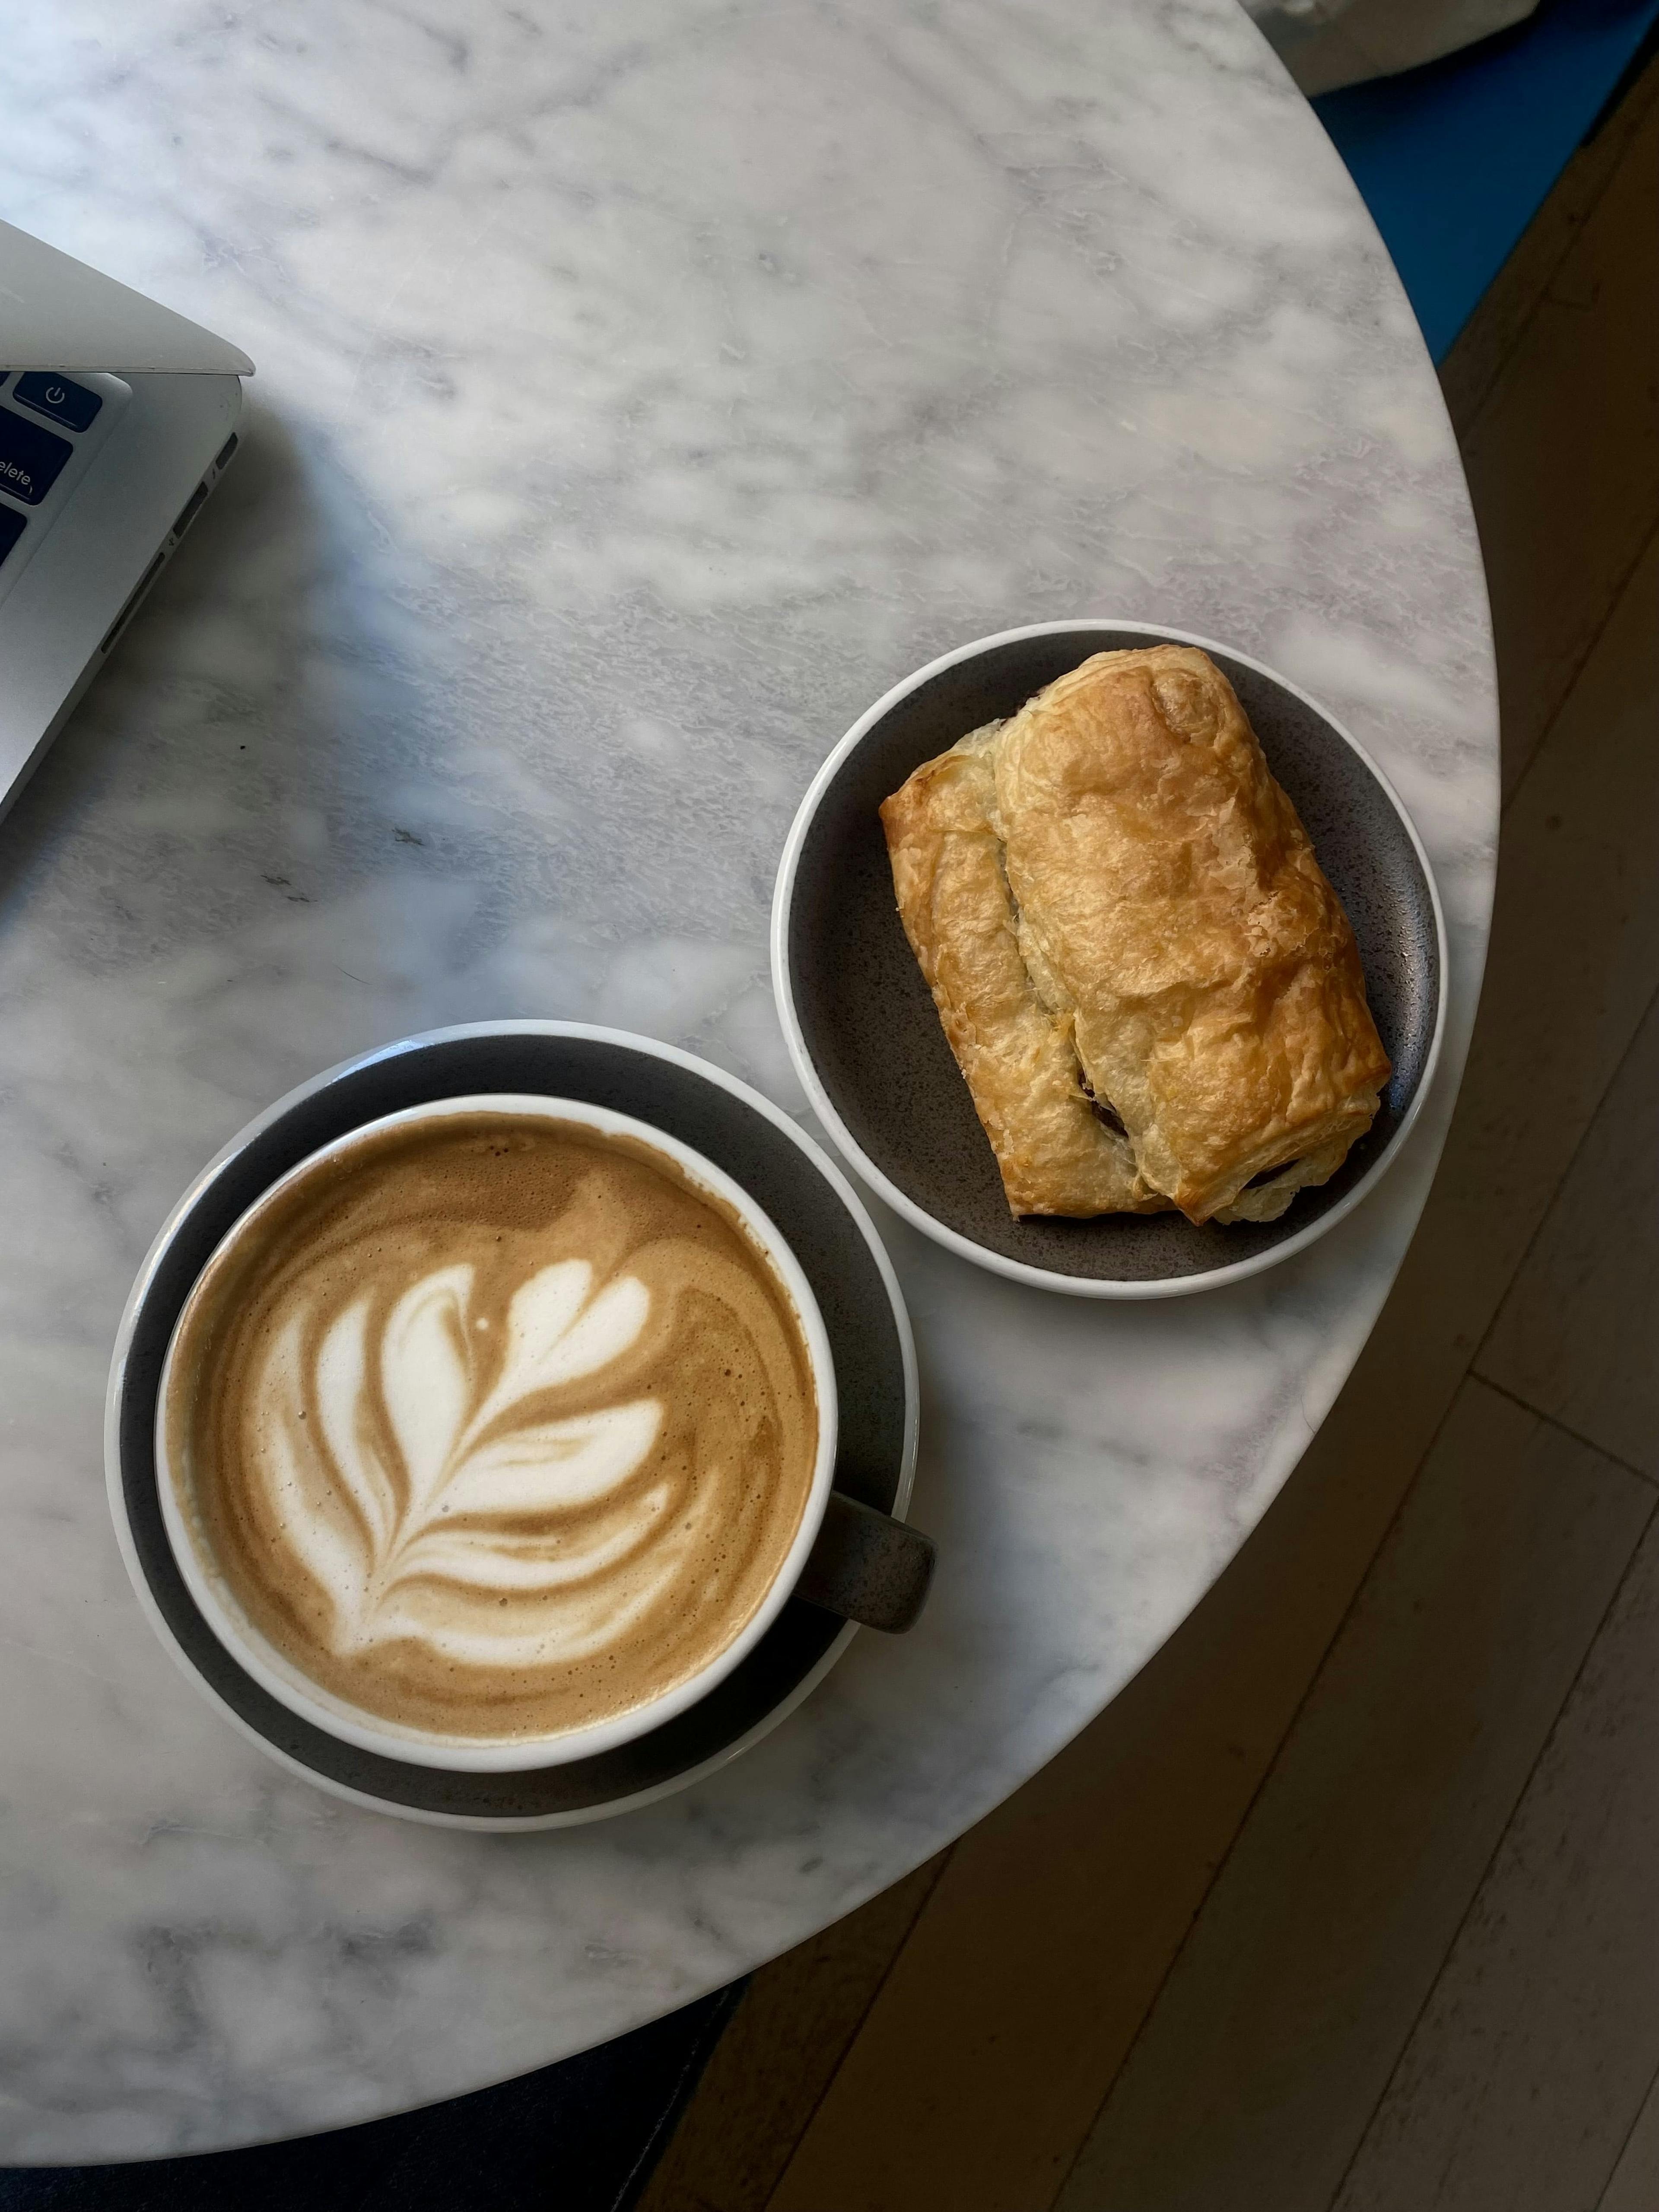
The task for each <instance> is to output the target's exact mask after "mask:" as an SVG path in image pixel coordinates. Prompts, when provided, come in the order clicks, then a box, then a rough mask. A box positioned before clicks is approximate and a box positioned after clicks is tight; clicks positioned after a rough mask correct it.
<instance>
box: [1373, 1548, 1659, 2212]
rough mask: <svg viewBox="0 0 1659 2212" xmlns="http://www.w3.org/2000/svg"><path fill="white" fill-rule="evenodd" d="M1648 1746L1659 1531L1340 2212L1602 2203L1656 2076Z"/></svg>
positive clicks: (1658, 1687)
mask: <svg viewBox="0 0 1659 2212" xmlns="http://www.w3.org/2000/svg"><path fill="white" fill-rule="evenodd" d="M1656 1741H1659V1528H1655V1529H1654V1530H1652V1531H1651V1532H1650V1534H1649V1535H1648V1536H1647V1537H1646V1538H1644V1541H1643V1543H1642V1546H1641V1547H1640V1549H1639V1551H1638V1553H1637V1557H1636V1560H1635V1562H1634V1564H1633V1565H1632V1570H1631V1573H1630V1577H1629V1578H1628V1580H1627V1582H1626V1585H1625V1587H1624V1589H1622V1590H1621V1591H1620V1595H1619V1598H1618V1601H1617V1602H1616V1604H1615V1605H1614V1607H1613V1611H1612V1613H1611V1614H1610V1616H1609V1618H1608V1620H1607V1625H1606V1626H1605V1627H1604V1628H1603V1629H1602V1631H1601V1633H1600V1635H1598V1637H1597V1638H1596V1639H1595V1644H1594V1645H1593V1647H1592V1649H1591V1651H1590V1654H1589V1658H1588V1660H1587V1661H1586V1662H1585V1666H1584V1670H1583V1675H1582V1677H1581V1679H1580V1680H1579V1682H1578V1683H1577V1686H1576V1687H1575V1689H1574V1692H1573V1694H1572V1696H1571V1699H1569V1700H1568V1703H1567V1705H1566V1708H1565V1711H1564V1712H1563V1714H1562V1716H1561V1719H1560V1721H1559V1724H1558V1726H1557V1728H1556V1730H1555V1733H1554V1735H1553V1737H1552V1739H1551V1741H1550V1743H1549V1746H1548V1747H1547V1751H1546V1753H1545V1754H1544V1757H1543V1758H1542V1759H1541V1760H1540V1762H1539V1765H1538V1769H1537V1771H1536V1772H1535V1773H1534V1777H1533V1778H1532V1780H1531V1782H1530V1783H1529V1784H1528V1788H1527V1792H1526V1795H1525V1796H1524V1798H1523V1799H1522V1802H1521V1805H1520V1807H1519V1808H1518V1809H1517V1811H1516V1816H1515V1819H1514V1820H1513V1821H1512V1822H1511V1824H1510V1829H1509V1832H1508V1833H1507V1834H1506V1836H1505V1837H1504V1844H1503V1847H1502V1849H1501V1850H1500V1851H1499V1852H1498V1857H1497V1858H1496V1860H1495V1861H1494V1863H1493V1865H1492V1870H1491V1873H1490V1874H1489V1875H1488V1876H1487V1878H1486V1881H1485V1882H1484V1883H1483V1884H1482V1886H1481V1888H1480V1894H1479V1896H1478V1897H1477V1899H1476V1900H1475V1902H1474V1906H1473V1908H1472V1910H1471V1911H1470V1914H1469V1917H1468V1922H1467V1923H1466V1924H1465V1926H1464V1928H1463V1929H1462V1933H1461V1934H1460V1936H1459V1937H1458V1941H1457V1942H1456V1944H1455V1948H1453V1951H1452V1954H1451V1956H1450V1957H1449V1960H1448V1961H1447V1963H1446V1966H1445V1968H1444V1971H1443V1973H1442V1974H1441V1976H1440V1978H1439V1981H1438V1983H1437V1985H1436V1988H1435V1990H1434V1993H1433V1996H1432V1997H1431V2001H1430V2002H1429V2005H1428V2007H1427V2008H1426V2009H1425V2013H1424V2015H1423V2018H1422V2020H1421V2021H1420V2022H1419V2026H1418V2027H1417V2030H1416V2032H1415V2033H1414V2034H1413V2037H1412V2039H1411V2043H1410V2045H1409V2046H1408V2048H1407V2051H1406V2054H1405V2056H1404V2057H1403V2058H1402V2059H1401V2064H1400V2067H1399V2069H1398V2071H1397V2073H1396V2074H1395V2078H1394V2080H1393V2081H1392V2082H1391V2083H1390V2085H1389V2092H1388V2095H1387V2097H1386V2099H1385V2100H1384V2101H1383V2106H1382V2107H1381V2109H1380V2110H1379V2111H1378V2112H1377V2115H1376V2119H1375V2121H1374V2122H1373V2124H1372V2126H1371V2128H1370V2131H1369V2133H1368V2135H1367V2136H1366V2139H1365V2142H1364V2148H1363V2149H1362V2151H1361V2153H1360V2155H1359V2157H1358V2160H1357V2161H1356V2164H1355V2166H1354V2169H1353V2172H1352V2174H1351V2175H1350V2177H1349V2179H1348V2182H1347V2185H1346V2187H1345V2188H1344V2190H1343V2191H1342V2193H1341V2196H1340V2199H1339V2204H1340V2212H1398V2208H1400V2207H1401V2206H1402V2205H1410V2206H1411V2207H1413V2212H1486V2208H1488V2207H1491V2206H1496V2205H1501V2206H1503V2207H1504V2208H1505V2212H1577V2208H1581V2207H1582V2208H1583V2212H1589V2208H1591V2207H1593V2206H1594V2205H1595V2203H1596V2202H1597V2199H1598V2198H1599V2197H1601V2193H1602V2191H1604V2189H1605V2188H1606V2187H1607V2184H1608V2182H1609V2179H1610V2177H1611V2175H1612V2173H1613V2171H1614V2169H1615V2167H1616V2166H1617V2165H1618V2163H1619V2161H1620V2157H1621V2155H1622V2154H1625V2153H1626V2150H1627V2148H1628V2146H1629V2142H1630V2138H1631V2130H1632V2123H1633V2122H1634V2121H1635V2120H1636V2119H1637V2118H1638V2114H1639V2113H1640V2111H1641V2107H1642V2105H1643V2102H1644V2099H1645V2098H1646V2096H1647V2095H1648V2093H1649V2089H1650V2084H1651V2082H1652V2081H1653V2078H1654V2072H1655V2068H1656V2064H1659V1881H1656V1880H1655V1869H1656V1867H1659V1759H1656V1758H1655V1756H1654V1746H1655V1743H1656ZM1633 2186H1634V2180H1633V2179H1632V2187H1633ZM1641 2201H1642V2202H1643V2203H1644V2206H1647V2207H1650V2206H1651V2205H1652V2203H1654V2202H1655V2199H1654V2197H1651V2196H1649V2197H1645V2198H1644V2199H1643V2200H1641Z"/></svg>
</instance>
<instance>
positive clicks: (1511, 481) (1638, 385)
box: [1462, 102, 1659, 789]
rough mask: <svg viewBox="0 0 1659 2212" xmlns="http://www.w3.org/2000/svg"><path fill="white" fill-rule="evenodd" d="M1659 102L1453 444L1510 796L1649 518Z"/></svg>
mask: <svg viewBox="0 0 1659 2212" xmlns="http://www.w3.org/2000/svg"><path fill="white" fill-rule="evenodd" d="M1656 207H1659V102H1655V103H1653V104H1652V105H1651V106H1649V107H1648V109H1647V111H1646V112H1645V113H1644V116H1643V118H1642V119H1641V122H1640V125H1639V126H1638V129H1637V130H1636V131H1635V133H1634V135H1633V136H1632V138H1631V139H1630V141H1629V143H1628V144H1627V145H1626V147H1625V149H1624V152H1623V157H1622V159H1621V160H1620V163H1619V166H1618V168H1617V171H1616V173H1615V174H1614V175H1613V177H1612V179H1610V180H1609V182H1608V183H1607V186H1606V189H1605V190H1604V191H1602V192H1601V195H1600V197H1598V198H1597V200H1596V202H1595V205H1594V207H1593V208H1592V210H1590V212H1589V216H1588V217H1587V219H1586V220H1585V221H1584V222H1583V225H1582V227H1581V228H1579V230H1578V232H1577V235H1576V236H1575V238H1574V239H1573V240H1572V243H1571V247H1570V248H1569V250H1568V252H1566V253H1565V255H1564V256H1563V258H1561V260H1560V262H1559V265H1558V266H1557V267H1556V269H1555V270H1554V271H1553V274H1552V276H1551V278H1550V281H1549V283H1548V285H1547V289H1546V290H1545V293H1544V295H1543V297H1542V298H1541V301H1539V303H1538V305H1537V307H1535V309H1534V311H1533V313H1532V314H1531V315H1530V317H1529V318H1528V320H1527V323H1526V325H1525V329H1524V334H1523V339H1522V343H1519V344H1517V345H1516V348H1515V349H1514V350H1513V351H1512V353H1511V354H1510V356H1509V357H1508V359H1507V360H1506V362H1505V363H1504V369H1503V373H1502V374H1501V375H1500V376H1499V377H1498V380H1497V382H1496V383H1495V384H1494V386H1492V391H1491V392H1490V393H1489V394H1488V396H1487V398H1486V402H1485V403H1484V404H1483V405H1482V406H1481V407H1480V410H1479V411H1478V412H1477V414H1476V416H1475V418H1474V421H1473V422H1472V423H1471V424H1470V425H1469V427H1468V432H1467V434H1466V435H1465V436H1464V438H1463V440H1462V447H1463V459H1464V465H1465V467H1466V469H1467V471H1468V478H1469V489H1470V493H1471V495H1472V496H1473V499H1474V511H1475V516H1476V520H1477V521H1478V522H1479V524H1480V544H1481V550H1482V552H1483V554H1484V556H1485V558H1486V576H1487V583H1488V586H1489V589H1490V591H1491V594H1492V627H1493V630H1494V634H1495V636H1496V640H1497V646H1498V670H1499V676H1500V683H1501V689H1502V695H1503V720H1504V769H1505V786H1506V788H1508V789H1513V788H1514V787H1515V785H1516V782H1518V781H1519V778H1520V776H1521V775H1522V773H1523V771H1524V769H1525V768H1526V766H1527V763H1528V762H1529V761H1530V760H1531V758H1532V757H1533V755H1534V752H1535V751H1536V750H1537V747H1538V745H1539V743H1540V742H1541V738H1542V737H1543V734H1544V732H1545V731H1546V730H1547V727H1548V726H1549V724H1550V721H1551V720H1552V718H1553V715H1554V714H1555V713H1556V711H1557V709H1558V708H1559V706H1560V704H1561V702H1562V701H1563V699H1564V698H1565V696H1566V694H1567V692H1568V690H1570V689H1571V684H1572V682H1573V679H1574V678H1575V677H1576V675H1577V671H1578V670H1579V669H1580V667H1581V666H1582V665H1583V662H1584V659H1585V658H1586V656H1587V655H1588V653H1589V650H1590V648H1591V647H1592V646H1593V644H1594V642H1595V638H1596V636H1597V634H1598V632H1599V630H1600V628H1601V622H1602V620H1603V617H1605V614H1606V612H1607V607H1608V605H1609V604H1610V603H1611V601H1612V599H1613V597H1614V595H1615V594H1616V592H1618V590H1619V589H1620V586H1621V585H1622V583H1623V581H1624V580H1625V578H1626V576H1627V575H1628V574H1630V571H1631V569H1632V567H1633V565H1634V563H1635V562H1636V561H1637V559H1638V556H1639V555H1640V553H1641V550H1642V548H1643V546H1644V544H1645V543H1646V540H1647V538H1648V536H1649V533H1650V531H1651V529H1652V526H1653V518H1654V514H1655V511H1656V506H1659V378H1656V377H1655V375H1654V374H1653V363H1654V362H1655V360H1656V358H1659V222H1655V220H1654V213H1653V211H1654V209H1655V208H1656Z"/></svg>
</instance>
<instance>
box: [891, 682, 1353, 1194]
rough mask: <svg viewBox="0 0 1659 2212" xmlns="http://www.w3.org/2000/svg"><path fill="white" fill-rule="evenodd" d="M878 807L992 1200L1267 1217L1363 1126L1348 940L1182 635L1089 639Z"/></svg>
mask: <svg viewBox="0 0 1659 2212" xmlns="http://www.w3.org/2000/svg"><path fill="white" fill-rule="evenodd" d="M881 815H882V823H883V826H884V829H885V830H886V833H887V845H888V852H889V855H890V859H891V861H892V867H893V882H894V887H895V890H896V893H897V896H898V906H899V913H900V915H901V917H902V921H903V923H904V927H905V932H906V934H907V935H908V938H909V939H910V943H911V945H912V946H913V947H914V948H915V954H916V957H917V959H918V960H919V962H920V963H921V970H922V974H923V975H925V976H926V978H927V984H928V987H929V988H930V989H931V991H932V992H933V1001H934V1004H935V1005H936V1006H938V1008H939V1018H940V1019H941V1021H942V1022H943V1024H944V1026H945V1036H947V1037H948V1038H949V1040H950V1042H951V1049H952V1051H953V1052H954V1053H955V1054H956V1056H957V1061H958V1063H959V1064H960V1066H961V1067H962V1071H963V1074H964V1075H965V1076H966V1078H967V1079H968V1085H969V1091H971V1093H972V1095H973V1100H974V1104H975V1109H976V1110H977V1112H978V1114H979V1117H980V1120H981V1122H982V1123H983V1124H984V1127H985V1130H986V1133H987V1135H988V1136H989V1138H990V1139H991V1145H992V1148H993V1150H994V1152H995V1154H996V1158H997V1164H998V1166H999V1167H1000V1170H1001V1171H1002V1180H1003V1185H1004V1188H1005V1189H1006V1193H1007V1197H1008V1203H1009V1206H1011V1208H1012V1211H1013V1212H1015V1213H1016V1214H1024V1213H1049V1214H1073V1215H1088V1214H1097V1213H1114V1212H1155V1211H1158V1209H1160V1208H1163V1207H1166V1206H1176V1207H1179V1209H1180V1210H1181V1212H1183V1213H1184V1214H1185V1215H1186V1216H1187V1218H1188V1219H1189V1220H1191V1221H1195V1222H1202V1221H1208V1220H1212V1219H1216V1220H1221V1221H1238V1220H1252V1221H1270V1220H1273V1219H1275V1218H1277V1217H1278V1216H1279V1214H1280V1213H1282V1212H1284V1211H1285V1207H1286V1206H1288V1205H1289V1204H1290V1202H1291V1199H1292V1198H1293V1197H1294V1196H1295V1194H1296V1193H1297V1190H1299V1189H1303V1188H1307V1187H1308V1186H1309V1185H1310V1184H1314V1183H1321V1182H1326V1181H1327V1180H1328V1178H1329V1177H1330V1176H1332V1175H1334V1173H1335V1171H1336V1170H1337V1169H1338V1168H1339V1167H1340V1165H1341V1164H1342V1162H1343V1160H1344V1159H1345V1158H1346V1156H1347V1152H1348V1150H1349V1147H1350V1146H1352V1144H1353V1143H1354V1141H1355V1139H1357V1138H1358V1137H1360V1136H1362V1135H1363V1134H1364V1132H1365V1131H1366V1130H1367V1129H1368V1128H1369V1127H1370V1124H1371V1121H1372V1120H1373V1118H1374V1116H1375V1115H1376V1107H1377V1098H1378V1093H1379V1091H1380V1090H1381V1088H1382V1085H1383V1083H1384V1082H1385V1081H1386V1080H1387V1079H1388V1074H1389V1060H1388V1055H1387V1054H1385V1053H1384V1051H1383V1046H1382V1042H1381V1040H1380V1039H1379V1037H1378V1036H1377V1034H1376V1024H1375V1023H1374V1022H1373V1021H1372V1019H1371V1016H1370V1008H1369V1007H1368V1006H1367V1005H1366V1003H1365V982H1364V975H1363V974H1362V972H1361V969H1360V965H1359V955H1358V949H1357V948H1356V946H1355V944H1354V940H1353V932H1352V929H1351V928H1350V927H1349V926H1348V921H1347V917H1346V915H1345V914H1344V913H1343V911H1342V908H1341V906H1340V902H1338V899H1337V896H1336V894H1335V892H1334V890H1332V889H1331V887H1330V885H1329V884H1328V882H1327V881H1326V880H1325V877H1324V875H1323V873H1322V871H1321V869H1320V866H1319V863H1318V861H1317V860H1316V859H1315V857H1314V852H1313V848H1312V846H1311V845H1310V842H1309V841H1308V836H1307V833H1306V831H1305V830H1304V829H1303V827H1302V824H1301V823H1300V822H1299V821H1298V820H1297V814H1296V810H1295V808H1294V807H1293V806H1292V805H1291V802H1290V800H1289V799H1287V798H1286V797H1285V793H1283V792H1282V791H1281V790H1280V789H1279V786H1278V785H1277V784H1276V783H1275V782H1274V781H1273V777H1272V775H1271V774H1270V773H1269V771H1268V769H1267V762H1266V761H1265V760H1264V759H1263V757H1262V754H1261V746H1260V745H1259V744H1257V743H1256V739H1255V732H1253V731H1252V730H1251V728H1250V726H1249V722H1248V721H1247V720H1245V717H1244V712H1243V708H1241V707H1240V705H1239V703H1238V701H1237V697H1236V696H1234V693H1233V690H1232V687H1231V684H1229V683H1228V682H1227V680H1226V678H1225V677H1224V676H1223V675H1222V673H1221V671H1220V670H1219V669H1218V668H1217V667H1216V665H1215V664H1214V663H1213V662H1212V660H1211V659H1209V657H1208V655H1207V654H1206V653H1200V652H1199V651H1197V650H1196V649H1195V648H1194V647H1190V646H1178V645H1164V646H1155V647H1151V648H1150V649H1148V650H1146V651H1140V652H1133V653H1097V654H1096V656H1095V657H1094V658H1093V659H1091V660H1087V661H1085V663H1084V664H1083V665H1082V666H1081V667H1080V668H1077V669H1074V670H1073V671H1071V672H1070V674H1068V675H1066V676H1062V677H1060V678H1059V679H1058V680H1057V681H1056V682H1055V683H1054V684H1050V685H1049V686H1048V689H1047V690H1045V691H1042V692H1039V693H1038V695H1037V696H1036V698H1035V699H1032V700H1031V701H1030V702H1028V704H1027V705H1026V706H1025V707H1024V708H1023V709H1022V710H1021V712H1020V713H1019V714H1017V715H1015V716H1014V717H1013V719H1012V720H1011V721H1008V722H1005V723H1002V724H1000V725H998V724H993V725H990V726H987V728H985V729H982V730H976V731H975V732H973V733H972V734H971V735H970V736H969V737H967V738H963V740H962V742H961V743H960V744H957V745H955V746H953V747H952V748H951V750H950V751H949V752H947V753H944V754H941V755H940V756H939V758H938V759H937V760H933V761H929V762H927V763H926V764H925V765H924V766H923V767H921V768H920V769H917V770H916V772H915V775H913V776H911V778H910V779H909V781H908V782H907V783H906V784H905V785H904V787H902V790H899V791H897V792H896V793H894V794H893V796H892V797H891V798H890V799H888V800H886V801H885V803H884V805H883V807H882V810H881ZM1276 1170H1280V1171H1281V1172H1275V1171H1276ZM1247 1186H1248V1188H1247Z"/></svg>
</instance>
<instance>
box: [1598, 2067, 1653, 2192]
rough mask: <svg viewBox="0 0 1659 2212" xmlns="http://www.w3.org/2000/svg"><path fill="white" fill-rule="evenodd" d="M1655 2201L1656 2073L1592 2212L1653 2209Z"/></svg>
mask: <svg viewBox="0 0 1659 2212" xmlns="http://www.w3.org/2000/svg"><path fill="white" fill-rule="evenodd" d="M1656 2204H1659V2075H1656V2077H1655V2079H1654V2081H1653V2083H1652V2085H1651V2087H1650V2088H1649V2090H1648V2093H1647V2095H1646V2096H1645V2097H1644V2099H1643V2100H1642V2109H1641V2111H1640V2112H1638V2114H1637V2116H1636V2124H1635V2126H1634V2127H1633V2128H1632V2130H1631V2131H1630V2133H1629V2135H1628V2136H1626V2138H1625V2145H1624V2148H1623V2149H1622V2150H1621V2151H1620V2154H1619V2163H1618V2165H1617V2166H1614V2168H1613V2179H1611V2180H1610V2181H1609V2182H1608V2184H1607V2187H1606V2188H1605V2189H1604V2190H1603V2191H1602V2192H1601V2201H1600V2203H1598V2204H1597V2205H1596V2208H1595V2212H1653V2208H1654V2206H1655V2205H1656Z"/></svg>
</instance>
